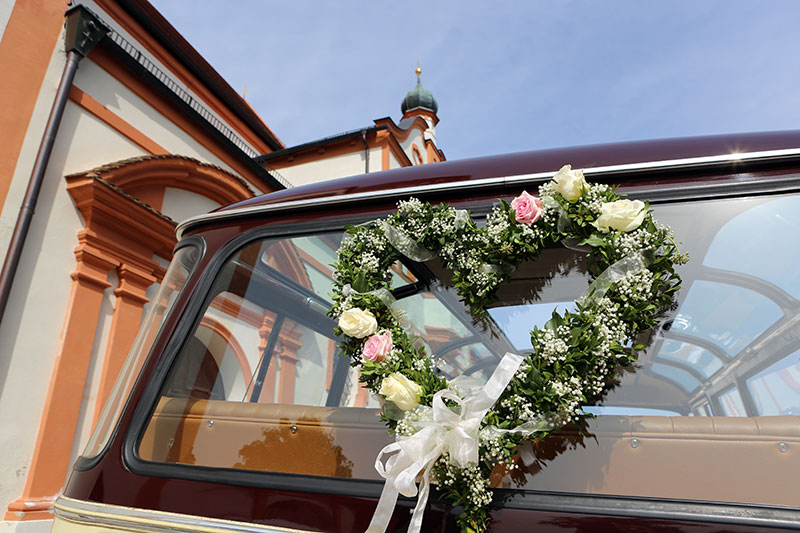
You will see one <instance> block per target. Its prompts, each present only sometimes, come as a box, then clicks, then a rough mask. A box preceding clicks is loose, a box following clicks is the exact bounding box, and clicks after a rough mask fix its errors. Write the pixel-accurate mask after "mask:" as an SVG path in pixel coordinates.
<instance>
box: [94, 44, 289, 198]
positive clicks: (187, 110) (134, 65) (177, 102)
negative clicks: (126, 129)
mask: <svg viewBox="0 0 800 533" xmlns="http://www.w3.org/2000/svg"><path fill="white" fill-rule="evenodd" d="M98 46H102V47H105V48H106V49H107V50H108V51H109V52H110V53H111V54H112V55H113V56H114V57H115V58H117V59H118V60H119V61H120V62H121V63H122V64H123V65H125V67H126V68H127V69H128V70H130V71H131V72H133V73H134V74H135V75H136V76H137V77H139V79H141V80H142V81H144V82H145V83H147V84H148V85H150V87H152V88H153V89H154V90H155V91H156V92H157V93H158V94H159V95H161V96H162V97H163V98H164V99H165V100H166V101H167V102H170V103H171V104H172V105H174V106H176V107H177V108H178V109H180V110H181V111H182V112H183V113H184V114H185V115H186V117H188V118H189V120H191V121H192V122H194V124H195V125H197V126H198V127H199V128H201V129H202V130H203V131H205V132H206V133H208V134H209V135H210V136H211V137H212V138H214V139H216V140H217V141H218V142H219V143H220V144H221V145H222V146H223V147H225V148H227V150H228V153H230V154H231V155H232V156H233V157H235V158H236V159H238V160H239V161H241V163H242V164H243V165H244V166H245V167H247V168H248V169H249V170H250V171H251V172H253V174H255V175H256V176H257V177H259V178H260V179H261V180H263V182H264V183H266V184H267V185H268V186H270V187H271V188H273V189H274V190H275V191H280V190H282V189H286V188H287V186H286V185H285V184H283V183H281V181H280V180H279V179H278V178H276V177H275V176H273V175H272V174H271V173H270V172H269V171H267V170H266V169H265V168H264V167H262V166H261V165H259V164H258V163H257V162H256V161H255V160H254V159H253V158H252V157H250V156H249V155H247V154H246V153H245V152H243V151H242V149H241V148H239V147H238V146H236V144H234V143H233V142H232V141H231V140H230V139H229V138H227V137H226V136H225V135H223V134H222V132H221V131H220V130H218V129H217V128H215V127H214V126H212V125H211V124H210V123H209V122H208V121H207V120H206V119H205V118H203V117H202V116H201V115H200V114H199V113H197V111H195V110H194V108H192V107H191V106H190V105H188V104H187V103H186V102H184V101H183V100H182V99H181V98H179V97H178V95H176V94H175V93H174V92H172V91H171V90H170V89H169V88H168V87H167V86H166V85H164V84H163V83H162V82H161V80H159V79H158V78H156V77H155V76H154V75H153V74H151V73H150V72H149V71H148V70H147V69H146V68H144V67H143V66H142V65H141V64H140V63H138V62H137V61H134V60H133V58H131V56H130V55H128V54H127V53H126V52H125V51H124V50H123V49H122V48H121V47H120V46H119V45H118V44H117V43H115V42H114V41H113V40H112V39H110V38H109V37H105V38H104V39H102V40H101V41H100V43H99V44H98Z"/></svg>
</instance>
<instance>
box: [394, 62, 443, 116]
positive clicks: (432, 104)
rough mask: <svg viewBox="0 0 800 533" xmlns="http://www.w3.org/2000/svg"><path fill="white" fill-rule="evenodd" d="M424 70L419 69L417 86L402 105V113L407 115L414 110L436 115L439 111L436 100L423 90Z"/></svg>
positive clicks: (404, 99)
mask: <svg viewBox="0 0 800 533" xmlns="http://www.w3.org/2000/svg"><path fill="white" fill-rule="evenodd" d="M420 74H422V69H421V68H419V67H417V86H416V87H414V89H413V90H412V91H409V92H408V94H407V95H406V97H405V98H403V103H402V104H400V111H401V112H402V113H403V114H404V115H405V114H406V112H408V111H412V110H414V109H424V110H426V111H431V112H432V113H433V114H436V112H437V111H439V104H438V103H436V98H434V97H433V94H432V93H431V92H430V91H428V90H427V89H423V88H422V81H421V80H420Z"/></svg>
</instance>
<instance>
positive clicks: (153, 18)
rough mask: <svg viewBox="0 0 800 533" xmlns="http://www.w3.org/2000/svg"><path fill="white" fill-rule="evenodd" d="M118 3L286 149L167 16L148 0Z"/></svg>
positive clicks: (262, 133) (260, 133) (271, 144)
mask: <svg viewBox="0 0 800 533" xmlns="http://www.w3.org/2000/svg"><path fill="white" fill-rule="evenodd" d="M116 1H117V3H118V4H119V5H120V6H121V7H122V8H123V9H124V10H125V11H126V12H128V14H129V15H131V16H132V17H133V18H134V19H136V22H138V23H139V24H141V25H142V26H143V27H144V28H145V29H146V30H147V31H148V32H149V33H150V34H151V35H152V36H153V37H155V38H156V40H157V41H158V42H159V43H160V44H161V45H162V46H163V47H164V48H166V49H167V50H169V52H170V53H171V54H173V55H174V56H175V57H176V58H177V59H178V60H179V61H180V62H181V63H182V64H183V65H184V66H185V67H186V68H187V69H189V70H190V71H191V72H192V74H194V75H195V76H197V77H198V78H199V79H200V80H201V81H202V82H203V83H205V84H206V85H207V86H208V87H209V89H211V91H212V92H213V93H214V94H215V95H216V96H217V97H218V98H219V99H220V100H222V101H223V102H224V103H225V104H226V105H227V106H228V107H230V108H231V110H232V111H233V112H234V113H236V115H238V116H239V117H240V118H241V119H242V120H243V121H244V122H245V124H247V125H248V126H249V127H250V128H252V129H253V131H254V132H255V133H256V135H258V136H259V137H260V138H261V139H263V140H264V142H266V143H267V145H268V146H269V147H270V148H272V149H273V150H280V149H282V148H283V143H282V142H281V141H280V140H279V139H278V137H277V136H276V135H275V134H274V133H273V132H272V131H271V130H270V129H269V126H267V125H266V124H264V122H263V121H262V120H261V118H260V117H259V116H258V115H257V114H256V112H255V111H253V109H252V108H251V107H250V105H249V104H247V102H246V101H245V100H244V98H242V97H241V96H240V95H239V94H238V93H237V92H236V91H235V90H234V89H233V87H231V86H230V85H229V84H228V82H227V81H225V79H224V78H223V77H222V76H220V74H219V73H218V72H217V71H216V70H215V69H214V67H212V66H211V65H210V64H209V63H208V62H207V61H206V60H205V59H203V57H202V56H201V55H200V54H199V53H198V52H197V50H195V49H194V47H193V46H192V45H191V44H189V42H188V41H187V40H186V39H185V38H184V37H183V36H182V35H181V34H180V33H179V32H178V30H176V29H175V28H174V27H173V26H172V25H171V24H170V23H169V21H167V19H165V18H164V16H163V15H162V14H161V13H159V12H158V10H157V9H156V8H155V7H153V6H152V5H151V4H150V3H149V2H147V0H116Z"/></svg>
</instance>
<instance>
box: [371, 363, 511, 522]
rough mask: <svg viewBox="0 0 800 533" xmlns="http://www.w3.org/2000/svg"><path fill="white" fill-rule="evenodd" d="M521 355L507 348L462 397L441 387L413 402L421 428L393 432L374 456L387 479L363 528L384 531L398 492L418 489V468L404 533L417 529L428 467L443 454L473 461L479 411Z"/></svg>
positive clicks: (487, 405)
mask: <svg viewBox="0 0 800 533" xmlns="http://www.w3.org/2000/svg"><path fill="white" fill-rule="evenodd" d="M522 361H523V359H522V357H520V356H519V355H516V354H512V353H507V354H505V356H503V358H502V359H501V360H500V363H499V364H498V365H497V368H495V370H494V372H493V373H492V376H491V377H490V378H489V381H487V382H486V385H484V386H483V387H482V388H480V389H475V390H473V391H470V394H469V395H468V397H467V398H465V399H462V398H460V397H459V396H458V395H456V394H455V393H454V392H453V391H450V390H440V391H439V392H437V393H436V394H435V395H434V396H433V406H432V407H426V406H421V407H418V408H417V410H418V411H417V413H418V412H419V410H422V411H423V412H422V414H421V421H420V422H419V423H418V426H419V428H420V429H419V430H418V431H417V432H416V433H414V434H413V435H410V436H404V437H397V440H396V442H393V443H392V444H389V445H388V446H386V447H384V448H383V449H382V450H381V451H380V453H379V454H378V458H377V459H376V460H375V469H376V470H377V471H378V473H379V474H380V475H381V477H383V478H384V479H386V484H385V485H384V486H383V492H382V493H381V498H380V500H379V501H378V507H377V508H376V509H375V514H374V515H373V516H372V521H371V522H370V524H369V527H368V528H367V533H383V532H384V531H386V528H387V526H388V525H389V520H390V519H391V517H392V511H393V509H394V506H395V504H396V503H397V497H398V495H399V494H402V495H403V496H407V497H413V496H416V495H417V485H416V479H417V476H418V475H419V474H420V472H421V473H422V474H421V478H422V479H421V481H420V486H419V496H418V497H417V505H416V506H415V507H414V512H413V514H412V516H411V523H410V524H409V526H408V531H409V533H416V532H418V531H419V530H420V527H421V525H422V515H423V511H424V510H425V504H426V503H427V502H428V494H429V492H430V472H431V469H432V468H433V465H434V464H435V463H436V460H437V459H439V457H441V456H442V455H443V454H448V455H449V456H450V460H451V461H452V462H453V463H455V464H456V465H458V466H459V467H462V468H466V467H468V466H472V465H475V464H477V462H478V446H479V435H478V433H479V431H480V429H481V422H482V421H483V417H484V416H486V413H487V412H488V411H489V409H491V408H492V406H493V405H494V404H495V402H496V401H497V399H498V398H499V397H500V395H501V394H502V393H503V391H504V390H505V388H506V386H508V383H509V382H510V381H511V379H512V378H513V377H514V374H515V373H516V371H517V369H518V368H519V366H520V365H521V364H522ZM456 379H458V378H456ZM454 381H455V380H454ZM444 400H450V401H452V402H454V403H456V404H457V405H458V406H459V407H460V412H455V411H453V410H452V409H451V408H450V407H448V406H447V404H445V403H444Z"/></svg>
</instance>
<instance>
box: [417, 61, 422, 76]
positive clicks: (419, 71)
mask: <svg viewBox="0 0 800 533" xmlns="http://www.w3.org/2000/svg"><path fill="white" fill-rule="evenodd" d="M420 74H422V68H420V66H419V61H417V76H419V75H420Z"/></svg>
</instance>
